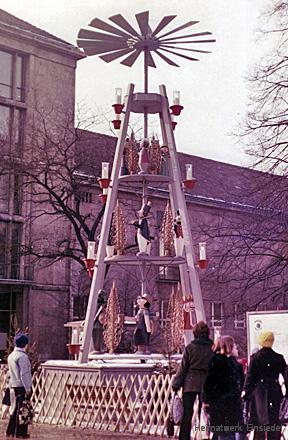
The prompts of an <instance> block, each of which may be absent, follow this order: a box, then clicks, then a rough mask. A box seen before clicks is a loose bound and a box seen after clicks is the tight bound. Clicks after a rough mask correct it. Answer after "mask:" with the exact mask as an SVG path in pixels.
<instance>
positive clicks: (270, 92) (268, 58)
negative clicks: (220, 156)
mask: <svg viewBox="0 0 288 440" xmlns="http://www.w3.org/2000/svg"><path fill="white" fill-rule="evenodd" d="M264 20H265V25H264V29H263V30H262V37H263V38H264V39H265V42H267V43H268V44H269V45H270V46H271V45H272V46H273V47H272V49H271V52H270V53H268V54H266V55H265V57H263V59H262V60H261V61H260V62H259V63H258V64H257V65H256V66H255V69H254V72H253V73H252V74H251V76H250V78H249V82H250V85H251V96H250V105H249V110H248V113H247V118H246V124H245V127H244V130H243V131H242V133H241V136H242V139H243V140H245V141H246V143H247V145H248V147H247V152H248V153H249V154H250V155H252V156H253V157H254V158H255V159H256V161H255V165H256V166H258V167H259V166H261V167H262V169H264V170H266V171H270V172H274V173H277V174H278V175H284V176H287V169H288V167H287V165H288V149H287V141H288V139H287V127H288V111H287V109H288V105H287V88H288V80H287V71H288V56H287V42H288V2H287V0H277V1H276V2H271V3H270V5H269V9H268V10H267V12H266V14H264V15H263V22H264Z"/></svg>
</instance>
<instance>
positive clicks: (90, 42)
mask: <svg viewBox="0 0 288 440" xmlns="http://www.w3.org/2000/svg"><path fill="white" fill-rule="evenodd" d="M77 44H78V46H79V47H100V46H101V45H106V44H109V45H110V46H113V45H114V44H115V45H116V46H118V45H119V44H121V45H122V47H123V48H124V47H128V46H127V43H126V41H125V40H123V41H122V42H121V41H120V42H118V41H116V42H115V41H113V40H110V41H109V40H108V41H101V40H77ZM165 46H166V44H165Z"/></svg>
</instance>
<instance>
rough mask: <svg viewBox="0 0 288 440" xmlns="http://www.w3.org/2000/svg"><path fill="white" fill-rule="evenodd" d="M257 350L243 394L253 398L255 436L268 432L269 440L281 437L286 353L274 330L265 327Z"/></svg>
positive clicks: (258, 438) (287, 380)
mask: <svg viewBox="0 0 288 440" xmlns="http://www.w3.org/2000/svg"><path fill="white" fill-rule="evenodd" d="M258 342H259V345H260V346H261V347H262V348H261V349H260V350H259V351H257V352H256V353H255V354H254V355H253V356H252V357H251V361H250V365H249V367H248V372H247V376H246V379H245V384H244V395H243V398H244V399H245V400H247V401H248V402H249V413H250V417H249V424H251V426H252V425H253V427H254V440H262V439H264V438H265V431H266V432H267V438H268V440H272V439H273V440H279V439H280V438H281V423H280V421H279V408H280V403H281V400H282V398H283V395H282V391H281V387H280V384H279V374H282V376H283V378H284V380H285V387H286V392H287V390H288V378H287V370H286V362H285V360H284V357H283V356H282V355H281V354H279V353H276V352H275V351H274V350H273V349H272V346H273V343H274V334H273V333H272V332H270V331H263V332H261V333H260V334H259V338H258Z"/></svg>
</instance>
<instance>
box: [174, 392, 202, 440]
mask: <svg viewBox="0 0 288 440" xmlns="http://www.w3.org/2000/svg"><path fill="white" fill-rule="evenodd" d="M197 395H198V398H199V419H200V413H201V405H202V402H201V393H197V392H188V393H183V406H184V414H183V419H182V422H181V426H180V432H179V440H190V436H191V422H192V416H193V407H194V403H195V399H196V397H197Z"/></svg>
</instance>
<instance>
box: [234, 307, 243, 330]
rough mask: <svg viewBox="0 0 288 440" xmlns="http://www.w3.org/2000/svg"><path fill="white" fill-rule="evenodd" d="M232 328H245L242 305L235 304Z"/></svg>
mask: <svg viewBox="0 0 288 440" xmlns="http://www.w3.org/2000/svg"><path fill="white" fill-rule="evenodd" d="M234 327H235V328H236V329H237V328H245V312H244V307H243V305H240V304H235V306H234Z"/></svg>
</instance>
